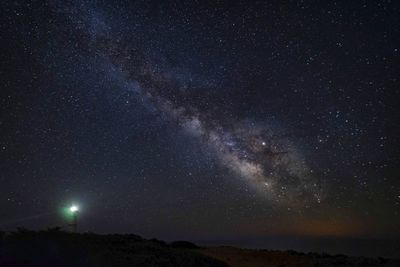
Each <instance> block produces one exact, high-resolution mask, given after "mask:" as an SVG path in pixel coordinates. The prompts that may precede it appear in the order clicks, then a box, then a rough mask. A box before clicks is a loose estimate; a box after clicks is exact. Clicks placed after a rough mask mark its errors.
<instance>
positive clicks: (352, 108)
mask: <svg viewBox="0 0 400 267" xmlns="http://www.w3.org/2000/svg"><path fill="white" fill-rule="evenodd" d="M64 2H66V1H61V0H60V1H49V2H46V1H35V3H32V2H29V1H27V2H23V1H15V2H14V1H13V2H12V1H2V3H1V13H2V15H1V25H0V27H1V28H0V29H1V30H0V31H1V35H0V38H1V42H0V43H1V53H0V55H1V59H0V64H1V68H0V77H1V91H0V96H1V98H0V112H1V113H0V228H1V229H3V230H4V229H15V227H18V226H25V227H28V228H36V229H38V228H46V227H49V226H55V225H60V226H64V227H66V225H67V223H68V222H66V221H65V220H64V219H63V218H62V216H60V210H62V208H63V207H65V206H68V205H71V204H76V205H79V207H80V210H81V211H80V215H79V216H80V217H79V222H80V226H79V227H80V230H81V231H93V232H102V233H104V232H119V233H127V232H129V233H136V234H140V235H144V236H151V237H157V238H160V239H161V238H166V239H168V238H170V239H178V238H186V239H209V240H211V239H235V238H260V237H264V236H275V235H277V236H311V237H327V236H334V237H363V238H388V237H390V238H400V227H398V226H399V225H400V180H399V179H400V177H399V174H400V169H399V166H400V158H399V155H400V151H399V150H400V144H399V136H400V128H399V121H400V120H399V117H400V113H399V111H398V110H397V108H398V104H399V94H400V92H399V88H400V87H399V77H400V75H399V65H398V64H399V62H400V61H399V56H400V51H399V50H400V12H399V11H400V8H399V5H398V3H396V1H338V2H335V1H322V2H321V1H320V2H314V1H281V2H280V3H278V2H272V1H269V2H263V1H260V2H249V1H242V2H239V1H227V2H223V1H210V2H208V3H207V2H205V1H182V2H179V3H178V2H173V1H124V2H118V3H116V1H93V2H83V1H82V2H80V1H73V2H74V3H64Z"/></svg>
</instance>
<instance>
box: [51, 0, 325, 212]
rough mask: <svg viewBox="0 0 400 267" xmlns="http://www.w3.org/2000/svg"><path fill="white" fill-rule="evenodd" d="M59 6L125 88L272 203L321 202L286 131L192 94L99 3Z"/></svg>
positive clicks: (319, 189) (319, 191) (313, 180)
mask: <svg viewBox="0 0 400 267" xmlns="http://www.w3.org/2000/svg"><path fill="white" fill-rule="evenodd" d="M81 8H82V7H81ZM57 10H58V12H60V13H61V14H64V15H67V17H68V19H69V20H70V22H71V23H72V24H73V25H74V26H75V28H76V30H77V31H79V32H80V34H81V38H82V42H83V43H84V46H87V48H88V49H89V50H90V51H91V52H94V53H96V54H97V55H98V56H100V57H101V58H103V59H105V60H106V61H107V62H108V64H109V65H110V68H112V69H114V70H117V72H118V73H120V77H119V79H123V80H124V83H125V84H127V88H126V90H128V91H131V92H135V93H136V94H137V97H139V98H140V99H141V100H143V103H144V104H145V105H147V106H151V108H153V109H156V110H157V111H158V112H159V114H160V116H161V117H162V118H164V119H165V120H168V121H173V122H175V123H176V124H177V125H179V126H180V127H182V128H183V129H184V130H185V131H187V133H188V134H190V135H192V136H193V137H196V138H199V139H200V140H201V141H202V142H203V143H204V145H206V147H208V148H209V149H210V150H211V151H213V152H214V153H215V155H216V158H217V159H218V161H219V163H220V164H221V166H223V167H226V168H227V170H229V171H231V173H232V175H233V176H236V177H240V178H242V179H243V180H244V181H245V182H246V183H247V184H248V185H249V186H250V187H251V188H252V190H254V191H255V192H258V193H259V195H261V196H263V197H265V198H266V199H268V200H270V201H273V203H280V204H290V205H295V204H300V206H308V205H310V204H312V203H320V201H321V198H322V195H323V191H322V187H321V185H320V184H319V183H318V182H317V180H316V178H315V177H314V176H313V174H312V170H311V169H310V168H308V166H307V164H306V159H305V158H304V157H303V156H302V155H301V152H300V151H299V149H297V148H296V146H295V145H294V144H293V143H292V142H291V141H290V136H287V134H285V133H284V131H282V130H278V129H276V127H275V126H270V125H267V124H266V123H262V122H254V121H249V120H246V119H245V118H239V119H238V118H233V117H230V116H229V114H226V112H225V111H224V110H221V108H220V107H216V106H213V103H212V100H210V99H208V98H207V97H206V96H204V97H203V96H202V95H201V94H200V95H199V94H198V93H197V94H193V92H192V91H191V90H190V89H188V88H186V86H185V85H184V84H182V82H181V81H179V80H177V79H176V77H174V76H173V75H171V71H170V70H169V69H168V67H165V66H161V65H160V64H159V63H158V62H157V61H156V60H154V59H150V58H149V57H146V56H144V53H143V52H142V50H143V49H145V48H144V47H141V46H140V45H139V43H140V42H138V41H137V40H135V39H134V38H132V37H130V36H129V37H127V38H124V37H122V38H121V37H119V38H116V37H113V35H112V33H110V28H109V27H108V26H107V23H106V22H105V21H103V19H102V17H101V16H100V15H99V14H100V13H99V12H97V11H96V9H90V12H88V13H84V12H80V11H78V9H77V7H74V6H72V7H71V6H70V7H66V6H64V5H61V6H58V9H57ZM221 114H223V115H222V116H221Z"/></svg>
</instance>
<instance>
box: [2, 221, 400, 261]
mask: <svg viewBox="0 0 400 267" xmlns="http://www.w3.org/2000/svg"><path fill="white" fill-rule="evenodd" d="M0 266H13V267H17V266H18V267H30V266H40V267H47V266H49V267H69V266H75V267H76V266H78V267H80V266H89V267H94V266H96V267H97V266H99V267H102V266H104V267H105V266H121V267H124V266H166V267H168V266H185V267H191V266H200V267H202V266H210V267H214V266H215V267H220V266H221V267H222V266H231V267H252V266H275V267H276V266H282V267H283V266H286V267H309V266H310V267H311V266H313V267H315V266H321V267H322V266H324V267H329V266H335V267H336V266H343V267H345V266H359V267H362V266H364V267H366V266H371V267H372V266H381V267H382V266H385V267H398V266H400V261H399V260H390V259H384V258H365V257H348V256H345V255H329V254H324V253H322V254H321V253H301V252H296V251H292V250H289V251H274V250H255V249H241V248H235V247H227V246H221V247H199V246H197V245H195V244H193V243H191V242H187V241H175V242H172V243H170V244H167V243H166V242H164V241H161V240H157V239H151V240H147V239H144V238H142V237H140V236H137V235H133V234H126V235H121V234H112V235H98V234H93V233H82V234H77V233H69V232H64V231H61V229H60V228H51V229H48V230H45V231H30V230H26V229H18V230H17V231H15V232H11V233H4V232H1V231H0Z"/></svg>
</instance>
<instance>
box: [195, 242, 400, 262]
mask: <svg viewBox="0 0 400 267" xmlns="http://www.w3.org/2000/svg"><path fill="white" fill-rule="evenodd" d="M194 242H195V243H196V244H198V245H202V246H233V247H239V248H249V249H268V250H295V251H299V252H305V253H308V252H318V253H328V254H332V255H335V254H344V255H348V256H363V257H384V258H392V259H400V240H375V239H349V238H303V237H301V238H300V237H268V238H264V239H253V240H215V241H194Z"/></svg>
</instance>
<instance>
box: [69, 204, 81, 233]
mask: <svg viewBox="0 0 400 267" xmlns="http://www.w3.org/2000/svg"><path fill="white" fill-rule="evenodd" d="M69 211H70V212H71V214H72V222H71V223H70V224H69V226H71V228H72V231H73V232H75V233H76V232H78V212H79V207H78V206H76V205H72V206H71V207H70V208H69Z"/></svg>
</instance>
